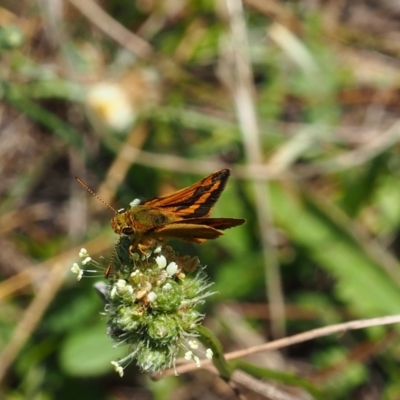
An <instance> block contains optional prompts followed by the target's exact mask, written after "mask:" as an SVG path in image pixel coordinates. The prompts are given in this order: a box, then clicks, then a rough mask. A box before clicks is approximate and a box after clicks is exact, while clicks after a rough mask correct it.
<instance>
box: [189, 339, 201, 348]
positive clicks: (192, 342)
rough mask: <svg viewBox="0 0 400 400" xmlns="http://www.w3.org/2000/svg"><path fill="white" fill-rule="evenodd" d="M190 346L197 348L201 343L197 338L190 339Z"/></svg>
mask: <svg viewBox="0 0 400 400" xmlns="http://www.w3.org/2000/svg"><path fill="white" fill-rule="evenodd" d="M189 347H190V348H191V349H195V350H196V349H198V348H199V343H198V342H197V340H189Z"/></svg>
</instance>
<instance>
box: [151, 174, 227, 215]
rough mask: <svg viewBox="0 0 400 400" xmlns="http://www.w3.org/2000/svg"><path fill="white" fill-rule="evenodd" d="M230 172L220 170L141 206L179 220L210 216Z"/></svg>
mask: <svg viewBox="0 0 400 400" xmlns="http://www.w3.org/2000/svg"><path fill="white" fill-rule="evenodd" d="M230 174H231V171H230V170H229V169H221V170H220V171H216V172H214V173H212V174H211V175H208V176H206V177H205V178H203V179H202V180H200V181H198V182H196V183H195V184H193V185H191V186H189V187H186V188H183V189H181V190H178V191H177V192H174V193H171V194H168V195H165V196H162V197H157V198H154V199H152V200H148V201H146V202H145V203H143V205H146V206H148V207H154V208H157V209H162V210H165V211H170V212H173V213H174V214H175V215H176V216H177V217H179V218H199V217H207V216H208V215H210V213H211V210H212V208H213V206H214V204H215V203H216V202H217V200H218V199H219V196H220V195H221V193H222V191H223V190H224V188H225V185H226V183H227V181H228V179H229V176H230Z"/></svg>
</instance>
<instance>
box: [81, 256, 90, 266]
mask: <svg viewBox="0 0 400 400" xmlns="http://www.w3.org/2000/svg"><path fill="white" fill-rule="evenodd" d="M90 261H92V257H86V258H85V259H84V260H83V261H82V265H86V264H87V263H88V262H90Z"/></svg>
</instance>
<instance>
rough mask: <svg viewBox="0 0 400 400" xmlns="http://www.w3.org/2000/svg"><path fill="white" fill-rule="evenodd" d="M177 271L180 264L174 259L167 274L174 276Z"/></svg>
mask: <svg viewBox="0 0 400 400" xmlns="http://www.w3.org/2000/svg"><path fill="white" fill-rule="evenodd" d="M176 271H178V264H177V263H176V262H174V261H172V262H170V263H169V264H168V267H167V274H168V275H169V276H174V275H175V274H176Z"/></svg>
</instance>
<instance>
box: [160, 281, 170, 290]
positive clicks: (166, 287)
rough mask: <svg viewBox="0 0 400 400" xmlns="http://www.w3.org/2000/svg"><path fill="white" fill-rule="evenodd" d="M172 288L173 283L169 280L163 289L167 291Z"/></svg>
mask: <svg viewBox="0 0 400 400" xmlns="http://www.w3.org/2000/svg"><path fill="white" fill-rule="evenodd" d="M171 289H172V285H171V284H170V283H168V282H167V283H166V284H165V285H164V286H163V287H162V290H164V291H165V292H168V291H169V290H171Z"/></svg>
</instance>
